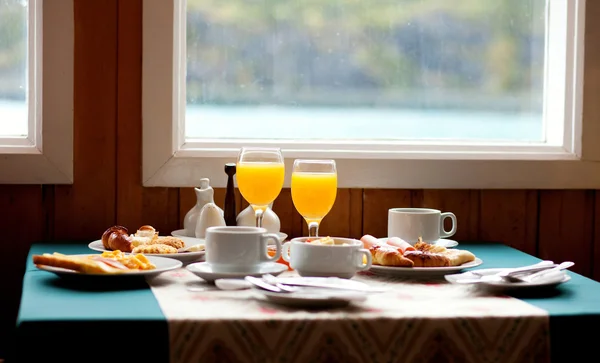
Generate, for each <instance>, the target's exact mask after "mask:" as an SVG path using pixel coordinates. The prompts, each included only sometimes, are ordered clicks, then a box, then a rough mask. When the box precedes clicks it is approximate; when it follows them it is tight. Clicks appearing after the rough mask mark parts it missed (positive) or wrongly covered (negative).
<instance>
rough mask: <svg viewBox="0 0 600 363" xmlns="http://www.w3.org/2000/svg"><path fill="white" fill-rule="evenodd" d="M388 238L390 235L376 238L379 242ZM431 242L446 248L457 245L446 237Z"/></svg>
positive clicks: (383, 241) (384, 241)
mask: <svg viewBox="0 0 600 363" xmlns="http://www.w3.org/2000/svg"><path fill="white" fill-rule="evenodd" d="M389 239H390V237H383V238H377V240H378V241H379V242H381V243H386V242H387V241H388V240H389ZM431 244H432V245H437V246H442V247H446V248H452V247H456V246H458V242H456V241H455V240H451V239H447V238H440V239H438V240H437V241H435V242H431Z"/></svg>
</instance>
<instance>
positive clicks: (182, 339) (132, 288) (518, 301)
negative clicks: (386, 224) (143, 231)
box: [7, 242, 600, 363]
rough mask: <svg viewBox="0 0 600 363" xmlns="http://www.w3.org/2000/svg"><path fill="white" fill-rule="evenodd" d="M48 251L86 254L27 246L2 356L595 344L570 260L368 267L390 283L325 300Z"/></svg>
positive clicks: (256, 358)
mask: <svg viewBox="0 0 600 363" xmlns="http://www.w3.org/2000/svg"><path fill="white" fill-rule="evenodd" d="M457 248H460V249H466V250H468V251H471V252H472V253H473V254H475V255H476V256H477V257H478V258H480V259H481V260H482V261H483V264H482V265H480V266H477V267H475V268H474V269H479V268H510V267H519V266H525V265H530V264H534V263H536V262H539V261H540V259H538V258H536V257H534V256H531V255H529V254H527V253H524V252H521V251H519V250H517V249H514V248H511V247H509V246H506V245H504V244H500V243H466V242H464V243H462V242H461V243H460V245H459V246H458V247H457ZM52 252H59V253H63V254H85V253H94V252H93V251H90V250H89V249H88V247H87V245H86V244H77V243H63V244H61V243H39V244H34V245H32V247H31V249H30V251H29V256H28V258H27V266H26V271H25V274H24V278H23V290H22V296H21V302H20V307H19V313H18V317H17V322H16V328H15V334H14V344H13V347H12V349H13V354H12V355H11V357H12V358H11V359H10V360H8V361H7V363H10V362H12V361H15V362H42V361H60V362H96V361H98V362H100V361H102V362H171V363H179V362H350V363H353V362H566V361H579V360H581V361H584V360H585V361H587V359H588V358H587V357H594V356H595V353H596V346H595V345H596V344H598V343H597V341H596V339H595V337H596V333H594V331H595V330H596V329H597V327H598V326H600V283H599V282H597V281H594V280H592V279H589V278H587V277H584V276H582V275H580V274H577V273H573V272H571V271H569V272H567V274H568V275H569V276H570V277H571V279H570V280H569V281H568V282H565V283H563V284H561V285H559V286H557V287H554V288H551V289H545V290H536V291H531V292H528V291H527V290H524V291H523V292H521V293H516V294H513V293H505V292H490V291H487V290H485V289H481V288H480V287H478V286H475V285H456V284H450V283H448V282H447V281H445V280H444V279H443V278H441V279H440V278H433V279H424V280H423V279H417V280H415V279H414V278H411V277H396V276H382V275H378V274H374V273H372V272H369V271H366V272H361V273H359V274H357V275H356V276H355V277H354V278H353V279H356V280H358V281H362V282H365V283H367V284H371V285H374V286H383V287H387V288H389V289H388V291H386V292H380V293H374V294H370V295H369V296H368V298H367V300H365V301H363V302H359V303H353V304H351V305H349V306H346V307H336V308H328V309H324V308H307V307H289V306H283V305H277V304H274V303H272V302H270V301H267V300H266V299H264V296H263V295H262V294H260V293H259V292H258V291H257V290H255V289H248V290H239V291H224V290H219V289H218V288H216V287H215V286H214V285H211V284H208V283H206V282H205V281H203V280H202V279H201V278H199V277H197V276H196V275H194V274H192V273H190V272H189V271H188V270H187V269H185V268H181V269H177V270H173V271H168V272H164V273H162V274H161V275H159V276H157V277H154V278H151V279H150V278H149V279H147V280H146V279H144V278H139V279H128V280H126V281H120V280H119V279H104V280H102V281H100V282H99V281H97V280H85V279H81V280H80V281H70V280H68V279H63V278H61V277H59V276H57V275H55V274H53V273H51V272H48V271H44V270H41V269H38V268H37V267H36V266H35V265H34V264H33V262H32V256H33V255H35V254H42V253H52ZM556 262H562V261H556ZM284 275H286V276H295V272H294V271H287V272H284ZM594 359H595V358H594Z"/></svg>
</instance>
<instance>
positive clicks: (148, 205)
mask: <svg viewBox="0 0 600 363" xmlns="http://www.w3.org/2000/svg"><path fill="white" fill-rule="evenodd" d="M142 218H143V221H144V223H143V224H149V225H151V226H153V227H154V228H156V230H157V231H159V232H160V235H161V236H169V235H170V234H171V232H172V231H174V230H176V229H180V228H181V227H179V225H180V223H179V188H163V187H156V188H144V200H143V203H142ZM143 224H142V225H143Z"/></svg>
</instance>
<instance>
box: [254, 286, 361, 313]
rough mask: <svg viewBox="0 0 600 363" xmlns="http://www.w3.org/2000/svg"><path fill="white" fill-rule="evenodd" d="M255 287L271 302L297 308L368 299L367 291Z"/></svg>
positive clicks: (326, 306)
mask: <svg viewBox="0 0 600 363" xmlns="http://www.w3.org/2000/svg"><path fill="white" fill-rule="evenodd" d="M253 289H254V291H256V292H257V293H259V294H261V295H262V296H264V297H265V298H266V299H267V301H269V302H271V303H274V304H280V305H285V306H289V307H297V308H341V307H345V306H347V305H349V304H351V303H353V302H362V301H365V300H366V299H367V293H365V292H360V291H342V290H339V291H336V290H327V289H320V288H302V289H300V290H299V291H297V292H291V293H280V292H270V291H265V290H262V289H259V288H254V287H253Z"/></svg>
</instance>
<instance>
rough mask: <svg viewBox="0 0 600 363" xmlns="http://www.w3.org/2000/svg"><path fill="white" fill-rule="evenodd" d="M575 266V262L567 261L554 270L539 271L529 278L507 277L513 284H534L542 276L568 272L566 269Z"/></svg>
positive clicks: (528, 276)
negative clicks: (563, 271)
mask: <svg viewBox="0 0 600 363" xmlns="http://www.w3.org/2000/svg"><path fill="white" fill-rule="evenodd" d="M573 265H575V263H574V262H571V261H565V262H563V263H561V264H559V265H558V266H556V267H554V268H551V269H547V270H543V271H539V272H536V273H534V274H531V275H527V276H524V277H517V276H506V278H507V279H508V280H510V281H511V282H533V281H534V280H536V279H539V278H540V277H541V276H545V275H550V274H553V273H555V272H559V271H562V270H566V269H568V268H569V267H571V266H573Z"/></svg>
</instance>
